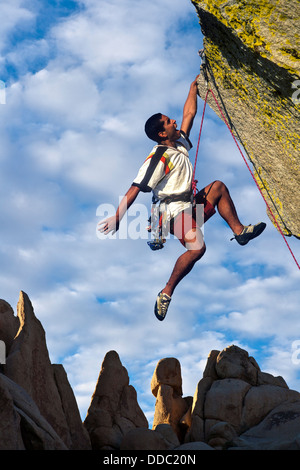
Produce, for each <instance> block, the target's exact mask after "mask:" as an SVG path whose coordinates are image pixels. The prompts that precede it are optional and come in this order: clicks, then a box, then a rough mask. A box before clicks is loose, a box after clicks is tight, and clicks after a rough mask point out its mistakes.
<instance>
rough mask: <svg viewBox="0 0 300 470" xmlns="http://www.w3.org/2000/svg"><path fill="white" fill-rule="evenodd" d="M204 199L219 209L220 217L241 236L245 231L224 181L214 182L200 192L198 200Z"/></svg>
mask: <svg viewBox="0 0 300 470" xmlns="http://www.w3.org/2000/svg"><path fill="white" fill-rule="evenodd" d="M203 194H204V197H205V199H206V200H207V201H208V202H209V203H210V204H211V205H212V206H213V207H216V208H217V209H218V212H219V214H220V216H221V217H222V218H223V219H224V220H225V221H226V222H227V224H228V225H229V227H230V228H231V230H232V231H233V232H234V233H236V234H240V233H241V232H242V230H243V229H244V225H242V224H241V222H240V220H239V218H238V215H237V212H236V208H235V205H234V203H233V200H232V199H231V196H230V193H229V191H228V188H227V187H226V186H225V184H224V183H222V181H218V180H217V181H214V182H213V183H211V184H209V185H208V186H206V187H205V188H204V189H203V190H202V191H200V192H199V196H198V195H197V196H196V202H197V198H200V197H203Z"/></svg>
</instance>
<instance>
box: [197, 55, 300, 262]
mask: <svg viewBox="0 0 300 470" xmlns="http://www.w3.org/2000/svg"><path fill="white" fill-rule="evenodd" d="M199 55H200V56H201V57H202V60H203V58H204V57H205V55H204V53H203V50H201V51H199ZM201 68H202V70H203V71H204V70H205V73H204V78H205V81H206V86H207V91H206V95H205V99H204V106H203V112H202V119H201V124H200V132H199V137H198V145H197V150H196V156H195V163H194V170H193V179H192V190H193V193H194V197H195V194H196V191H197V182H198V181H197V180H195V173H196V165H197V159H198V151H199V145H200V138H201V134H202V128H203V121H204V114H205V109H206V104H207V99H208V95H209V93H211V94H212V97H213V99H214V101H215V103H216V105H217V107H218V110H219V112H220V114H221V116H222V119H223V121H224V122H225V124H226V126H227V128H228V129H229V132H230V134H231V136H232V137H233V140H234V142H235V144H236V146H237V148H238V150H239V152H240V154H241V156H242V158H243V160H244V162H245V164H246V166H247V168H248V170H249V172H250V174H251V176H252V178H253V180H254V182H255V184H256V186H257V188H258V190H259V192H260V194H261V196H262V198H263V200H264V202H265V204H266V206H267V208H268V210H269V213H270V214H271V216H272V218H273V220H274V223H275V225H276V227H277V228H278V231H279V233H280V234H281V236H282V238H283V239H284V241H285V244H286V245H287V248H288V250H289V251H290V253H291V255H292V257H293V259H294V261H295V263H296V265H297V267H298V269H300V265H299V263H298V261H297V259H296V257H295V255H294V253H293V251H292V249H291V247H290V245H289V244H288V242H287V240H286V238H285V236H284V233H283V231H282V229H281V227H280V225H279V223H278V221H277V219H276V217H275V216H274V214H273V211H272V210H271V208H270V205H269V204H268V202H267V200H266V198H265V196H264V194H263V192H262V190H261V188H260V187H259V184H258V183H257V181H256V179H255V176H254V174H253V172H252V170H251V168H250V166H249V164H248V162H247V160H246V158H245V156H244V154H243V152H242V150H241V148H240V146H239V144H238V141H237V139H236V137H235V135H234V133H233V131H232V129H231V127H230V125H229V123H228V120H227V119H226V117H225V114H224V113H223V111H222V109H221V106H220V105H219V103H218V100H217V98H216V96H215V94H214V92H213V91H212V89H210V88H208V76H207V71H206V61H205V62H202V66H201Z"/></svg>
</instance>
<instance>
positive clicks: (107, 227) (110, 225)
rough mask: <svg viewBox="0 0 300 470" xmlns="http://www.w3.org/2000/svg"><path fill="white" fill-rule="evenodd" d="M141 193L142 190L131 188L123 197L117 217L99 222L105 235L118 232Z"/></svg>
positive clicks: (100, 229) (135, 187) (100, 228)
mask: <svg viewBox="0 0 300 470" xmlns="http://www.w3.org/2000/svg"><path fill="white" fill-rule="evenodd" d="M139 192H140V189H139V188H138V187H137V186H131V187H130V188H129V189H128V191H127V193H126V194H125V196H124V197H123V199H122V201H121V202H120V205H119V207H118V209H117V212H116V215H114V216H112V217H108V218H107V219H105V220H102V222H99V224H98V227H99V228H98V230H99V231H100V232H102V233H104V234H105V235H108V234H109V233H110V232H112V234H114V233H115V232H117V231H118V230H119V225H120V222H121V220H122V218H123V216H124V214H125V213H126V211H127V209H129V207H130V206H131V204H132V203H133V202H134V201H135V199H136V198H137V195H138V194H139Z"/></svg>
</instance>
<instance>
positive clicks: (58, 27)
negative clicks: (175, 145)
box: [0, 0, 300, 422]
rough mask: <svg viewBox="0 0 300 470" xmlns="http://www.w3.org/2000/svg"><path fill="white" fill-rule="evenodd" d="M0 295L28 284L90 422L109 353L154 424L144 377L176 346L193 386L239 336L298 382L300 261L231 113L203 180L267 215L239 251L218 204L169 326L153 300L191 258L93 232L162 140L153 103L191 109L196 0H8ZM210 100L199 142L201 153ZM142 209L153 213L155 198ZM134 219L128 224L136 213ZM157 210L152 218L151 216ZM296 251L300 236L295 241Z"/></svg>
mask: <svg viewBox="0 0 300 470" xmlns="http://www.w3.org/2000/svg"><path fill="white" fill-rule="evenodd" d="M0 13H1V18H5V19H6V21H3V22H1V26H0V52H1V59H0V79H1V80H3V81H4V82H5V85H6V89H5V91H6V104H1V105H0V121H1V126H0V138H1V146H0V167H1V172H0V178H1V184H0V197H1V204H0V211H1V226H0V239H1V245H0V257H1V268H2V269H1V274H0V276H1V284H0V285H1V293H0V297H1V298H3V299H5V300H6V301H7V302H9V303H10V304H11V306H12V307H13V308H14V310H15V311H16V305H17V301H18V297H19V292H20V290H23V291H25V292H26V293H27V294H28V295H29V297H30V299H31V301H32V303H33V306H34V309H35V313H36V315H37V317H38V318H39V320H40V321H41V322H42V324H43V326H44V328H45V330H46V338H47V345H48V349H49V353H50V357H51V361H52V362H54V363H55V362H58V363H62V364H63V365H64V367H65V369H66V371H67V374H68V378H69V381H70V383H71V385H72V387H73V390H74V392H75V395H76V398H77V401H78V405H79V408H80V412H81V415H82V417H83V418H84V417H85V415H86V412H87V409H88V406H89V403H90V399H91V395H92V393H93V391H94V387H95V384H96V381H97V377H98V374H99V370H100V367H101V363H102V360H103V358H104V355H105V354H106V352H108V351H109V350H111V349H114V350H116V351H117V352H118V354H119V355H120V358H121V361H122V363H123V364H124V366H125V367H126V368H127V370H128V373H129V376H130V383H131V384H132V385H133V386H134V387H135V388H136V390H137V393H138V400H139V403H140V406H141V407H142V409H143V411H144V412H145V414H146V415H147V417H148V418H149V421H150V422H151V419H152V416H153V413H154V405H155V399H154V397H153V396H152V395H151V391H150V381H151V377H152V374H153V371H154V368H155V366H156V363H157V361H158V360H159V359H161V358H163V357H170V356H174V357H177V358H178V360H179V361H180V363H181V367H182V376H183V393H184V396H187V395H193V394H194V391H195V389H196V385H197V383H198V381H199V380H200V379H201V377H202V372H203V368H204V366H205V363H206V358H207V356H208V354H209V352H210V351H211V350H212V349H223V348H224V347H226V346H228V345H230V344H237V345H239V346H241V347H243V348H245V349H247V351H248V352H249V353H250V354H251V355H253V356H254V357H255V359H256V360H257V361H258V363H259V365H260V367H261V369H262V370H263V371H265V372H270V373H272V374H275V375H282V376H283V377H284V378H285V379H286V381H287V383H288V385H289V386H290V388H294V389H296V390H300V364H298V363H297V362H298V361H295V360H292V357H295V356H293V352H294V350H293V344H294V345H295V344H296V343H295V341H298V340H299V339H300V328H299V314H298V313H299V300H300V294H299V280H300V276H299V269H298V268H297V266H296V264H295V263H294V261H293V259H292V258H291V256H290V253H289V252H288V250H287V247H286V245H285V243H284V241H283V240H282V237H281V235H280V234H279V233H278V232H277V230H276V229H275V228H274V226H273V225H272V223H271V222H270V221H269V219H268V217H267V215H266V210H265V204H264V202H263V200H262V198H261V196H260V194H259V192H258V190H257V189H256V186H255V184H254V182H253V180H252V178H251V176H250V174H249V172H248V170H247V168H246V166H245V164H244V162H243V161H242V158H241V156H240V154H239V153H238V151H237V149H236V147H235V144H234V142H233V141H232V138H231V136H230V134H229V132H228V130H227V128H226V127H225V125H224V124H222V123H221V121H220V120H219V119H218V118H217V117H216V115H215V114H214V113H213V112H212V111H211V110H209V109H208V110H207V115H206V119H205V124H204V129H203V136H202V139H201V149H200V155H199V157H198V165H197V179H198V180H199V183H198V186H199V187H203V186H205V185H206V184H208V183H209V182H210V181H213V180H214V179H220V180H222V181H224V182H225V184H226V185H227V186H228V187H229V189H230V192H231V195H232V197H233V199H234V201H235V203H236V206H237V210H238V213H239V215H240V218H241V220H242V221H243V223H245V224H249V223H257V222H259V221H260V220H264V221H266V222H267V224H268V226H267V229H266V230H265V232H264V234H263V235H262V236H261V237H260V238H259V239H257V240H256V241H255V242H253V243H251V244H249V245H247V246H246V247H240V246H239V245H238V244H237V243H236V242H235V241H230V238H231V236H232V234H231V231H230V229H229V228H228V227H227V226H226V224H225V223H224V221H222V220H221V219H220V217H219V216H218V215H215V216H214V218H213V219H212V220H210V221H209V222H208V223H207V224H206V227H205V230H204V236H205V240H206V245H207V252H206V254H205V257H204V258H203V259H202V260H201V261H200V262H199V263H197V265H196V266H195V268H194V269H193V271H192V272H191V273H190V275H189V276H188V277H187V278H185V279H184V281H182V283H181V284H180V285H179V286H178V288H177V289H176V291H175V294H174V296H173V300H172V303H171V306H170V310H169V312H168V316H167V318H166V320H165V321H164V322H162V323H161V322H158V321H157V320H156V318H155V317H154V314H153V306H154V302H155V298H156V295H157V293H158V292H159V290H160V289H161V288H162V287H163V286H164V284H165V282H166V280H167V278H168V276H169V274H170V271H171V269H172V267H173V264H174V262H175V260H176V259H177V257H178V256H179V255H180V254H181V253H182V247H181V245H180V244H179V243H178V242H177V241H176V240H174V239H170V240H168V241H167V244H166V246H165V248H164V249H163V250H162V251H161V252H151V250H150V249H149V248H148V246H147V244H146V240H144V239H142V238H139V239H137V240H133V239H106V240H102V239H100V238H99V237H98V236H97V233H96V228H97V223H98V222H99V220H100V219H99V216H97V208H98V207H99V206H101V207H103V206H102V205H103V204H111V205H112V206H113V207H116V206H117V204H118V201H119V198H120V197H121V196H122V195H123V194H124V193H125V192H126V191H127V189H128V188H129V186H130V185H131V182H132V180H133V179H134V177H135V176H136V173H137V170H138V168H139V167H140V165H141V164H142V162H143V161H144V159H145V157H146V156H147V155H148V153H149V152H150V150H151V148H152V144H151V142H150V141H149V140H148V139H147V138H146V136H145V135H144V130H143V128H144V122H145V120H146V119H147V118H148V117H149V116H150V115H151V114H153V113H154V112H158V111H159V112H163V113H164V114H168V115H170V116H171V117H174V118H175V119H177V121H178V122H180V120H181V112H182V107H183V104H184V101H185V98H186V96H187V92H188V89H189V86H190V83H191V82H192V80H193V79H194V78H195V77H196V75H197V74H198V72H199V66H200V59H199V57H198V49H200V48H201V47H202V36H201V32H200V27H199V24H198V18H197V15H196V13H195V10H194V7H193V6H192V4H191V2H190V1H189V0H185V1H184V2H182V0H165V1H164V2H161V1H160V0H153V1H152V2H146V1H144V0H138V1H137V0H130V1H129V0H123V1H122V2H120V1H118V2H117V1H116V0H109V1H108V0H107V1H106V0H101V2H99V1H96V0H83V1H80V2H76V1H74V2H73V1H72V2H71V1H52V2H50V1H48V2H47V1H37V0H33V1H31V0H24V1H22V0H13V1H11V2H9V3H8V2H6V3H5V4H3V3H2V4H1V6H0ZM202 105H203V103H202V101H201V100H200V99H199V113H198V116H197V118H196V120H195V124H194V128H193V131H192V134H191V139H192V141H193V142H194V150H192V151H191V160H192V161H194V158H195V148H196V143H197V137H198V132H199V126H200V115H201V111H202ZM137 202H138V203H139V204H142V205H146V206H147V207H149V208H150V204H151V200H150V196H149V195H141V197H140V198H139V200H138V201H137ZM130 220H131V219H130ZM146 223H147V221H146V220H145V226H146ZM288 242H289V243H290V245H291V247H292V249H293V250H294V253H295V255H296V257H297V259H298V260H299V259H300V249H299V241H298V240H296V239H295V238H292V239H288Z"/></svg>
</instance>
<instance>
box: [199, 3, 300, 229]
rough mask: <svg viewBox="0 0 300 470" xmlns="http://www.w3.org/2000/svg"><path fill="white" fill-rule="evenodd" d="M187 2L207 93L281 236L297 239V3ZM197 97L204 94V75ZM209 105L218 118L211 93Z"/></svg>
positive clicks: (299, 221) (299, 185)
mask: <svg viewBox="0 0 300 470" xmlns="http://www.w3.org/2000/svg"><path fill="white" fill-rule="evenodd" d="M192 3H193V4H194V5H195V7H196V10H197V13H198V16H199V19H200V25H201V29H202V32H203V34H204V49H205V55H206V58H207V70H208V78H209V82H208V83H209V88H211V89H212V91H213V92H214V94H215V96H216V98H217V100H218V102H219V104H220V105H221V108H222V110H223V112H224V113H225V116H226V117H227V119H228V120H229V122H230V126H231V128H232V130H233V132H234V134H235V136H236V137H237V138H238V140H239V141H240V143H241V144H242V146H243V148H244V150H245V152H246V156H247V157H248V158H249V160H250V161H251V162H252V164H253V167H254V170H255V178H256V180H257V182H258V184H259V186H260V188H261V190H262V192H263V194H264V196H265V198H266V200H267V202H268V205H269V207H270V208H271V211H272V213H273V214H274V216H275V218H276V220H277V223H278V224H279V226H280V227H281V229H282V231H283V232H284V234H286V235H294V236H296V237H300V212H299V206H300V171H299V170H300V159H299V144H300V137H299V127H300V100H299V97H300V96H299V95H300V82H299V79H300V61H299V59H300V55H299V50H300V48H299V46H300V44H299V20H300V5H299V2H298V0H290V1H289V2H286V1H285V0H192ZM199 94H200V96H201V97H202V98H204V96H205V94H206V84H205V80H204V76H203V75H201V77H200V79H199ZM208 104H209V105H210V106H211V108H212V109H213V110H214V111H215V112H216V113H217V114H218V115H219V116H220V113H219V110H218V107H217V105H216V103H215V101H214V99H213V97H212V95H211V94H209V98H208ZM237 158H239V157H237ZM250 166H251V165H250ZM268 212H269V211H268ZM270 218H271V220H272V222H273V218H272V217H270Z"/></svg>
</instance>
